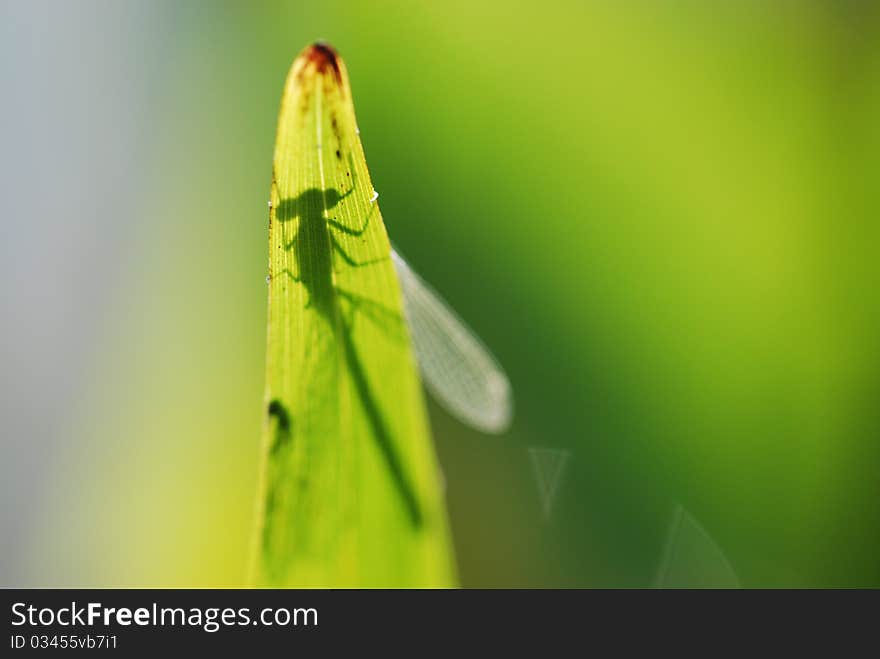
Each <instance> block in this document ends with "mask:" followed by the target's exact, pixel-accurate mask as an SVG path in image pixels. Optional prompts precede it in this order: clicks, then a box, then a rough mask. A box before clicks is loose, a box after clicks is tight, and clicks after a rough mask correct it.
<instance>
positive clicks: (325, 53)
mask: <svg viewBox="0 0 880 659" xmlns="http://www.w3.org/2000/svg"><path fill="white" fill-rule="evenodd" d="M304 54H305V57H306V60H307V61H308V62H310V63H311V64H314V66H315V69H316V70H317V72H318V73H326V72H327V71H330V70H331V69H332V70H333V75H335V76H336V81H337V82H338V83H339V84H340V85H341V84H342V72H341V71H340V69H339V55H337V53H336V51H335V50H334V49H333V47H332V46H331V45H330V44H327V43H324V42H323V41H316V42H315V43H313V44H312V45H311V46H309V47H308V48H307V49H306V52H305V53H304Z"/></svg>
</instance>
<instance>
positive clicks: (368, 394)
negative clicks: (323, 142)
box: [275, 185, 423, 527]
mask: <svg viewBox="0 0 880 659" xmlns="http://www.w3.org/2000/svg"><path fill="white" fill-rule="evenodd" d="M354 188H355V186H354V185H352V187H351V189H350V190H349V191H348V192H345V193H341V192H340V191H339V190H336V189H334V188H329V189H326V190H321V189H319V188H310V189H308V190H305V191H304V192H302V193H301V194H300V195H299V196H297V197H290V198H286V199H283V200H282V201H281V202H280V203H279V204H278V207H277V208H276V210H275V217H276V218H277V220H278V221H279V222H289V221H291V220H294V219H297V218H298V219H299V223H298V227H297V230H296V235H295V236H294V237H293V239H292V240H291V241H290V242H289V243H286V244H285V245H283V247H284V249H285V250H287V251H290V252H292V253H293V255H294V259H293V260H294V263H295V266H296V271H295V272H292V271H291V270H284V271H283V272H282V273H279V274H283V275H284V276H287V277H289V278H290V279H291V280H293V281H294V282H296V283H298V284H300V285H301V286H303V287H304V288H305V290H306V294H307V297H308V300H307V303H306V307H307V308H311V309H313V310H314V311H315V312H317V313H318V315H319V316H321V317H322V318H323V319H324V320H325V321H326V323H327V326H328V327H329V328H331V331H333V332H334V333H335V334H336V336H337V338H338V339H339V342H340V344H341V346H342V349H343V354H344V356H345V361H346V365H347V367H348V369H349V372H350V373H351V376H352V381H353V383H354V387H355V390H356V392H357V395H358V398H359V399H360V401H361V403H362V405H363V408H364V411H365V413H366V417H367V420H368V422H369V424H370V427H371V429H372V431H373V432H372V434H373V437H374V438H375V440H376V443H377V447H378V449H379V452H380V454H381V456H382V460H383V462H384V463H385V466H386V468H387V469H388V472H389V474H390V476H391V479H392V481H393V483H394V486H395V489H396V490H397V492H398V494H399V496H400V498H401V501H402V503H403V505H404V508H405V509H406V512H407V516H408V517H409V519H410V521H411V523H412V524H413V526H415V527H419V526H421V525H422V522H423V519H422V512H421V507H420V506H419V502H418V498H417V496H416V493H415V489H414V488H413V486H412V483H411V482H410V479H409V476H408V474H407V471H406V468H405V467H404V464H403V462H402V460H401V458H400V453H399V451H398V449H397V446H398V442H397V440H396V439H395V437H394V435H393V433H392V431H391V429H390V426H389V424H388V421H387V419H386V417H385V414H384V412H383V410H382V408H381V407H380V405H379V403H378V401H376V399H375V397H374V396H373V394H372V391H371V386H370V379H369V377H368V375H367V373H366V371H365V369H364V367H363V364H362V361H361V359H360V357H359V355H358V352H357V348H356V346H355V344H354V340H353V338H352V334H353V330H354V323H355V318H356V317H357V316H358V315H362V316H364V317H365V318H367V319H369V320H370V321H371V322H372V323H374V324H375V325H376V326H377V327H379V329H380V330H381V331H382V332H383V333H384V334H386V335H387V336H388V337H389V338H390V339H392V340H394V341H397V342H403V341H405V337H406V332H405V325H404V321H403V318H402V317H401V315H400V313H397V312H395V311H393V310H391V309H388V308H386V307H384V306H383V305H381V304H380V303H378V302H375V301H373V300H369V299H367V298H364V297H363V296H359V295H357V294H355V293H352V292H350V291H346V290H343V289H341V288H339V287H338V286H336V285H335V283H334V259H335V258H338V259H339V260H340V261H342V263H344V264H345V266H347V267H351V268H361V267H366V266H369V265H372V264H375V263H380V262H384V261H388V260H390V259H389V257H383V258H378V259H370V260H365V261H359V260H358V259H356V258H354V257H353V256H352V255H350V254H349V253H348V252H347V251H346V249H345V246H344V245H343V243H342V241H341V240H340V239H339V238H338V237H337V236H336V233H337V232H338V233H339V234H343V235H347V236H354V237H359V236H362V235H363V234H364V233H365V232H366V230H367V229H368V227H369V223H370V219H371V217H372V214H373V211H374V210H375V208H376V207H375V205H373V204H371V208H370V212H369V213H368V214H367V217H366V218H364V220H363V222H362V225H361V226H360V227H349V226H347V225H346V224H344V223H342V222H339V221H338V220H337V219H336V217H328V215H330V213H331V211H332V210H333V209H334V208H336V207H337V206H338V205H339V204H340V203H343V202H344V201H345V200H346V199H347V198H348V197H349V196H350V195H351V194H352V192H353V191H354ZM325 214H326V215H325ZM346 312H347V313H346Z"/></svg>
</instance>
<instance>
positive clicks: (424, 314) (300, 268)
mask: <svg viewBox="0 0 880 659" xmlns="http://www.w3.org/2000/svg"><path fill="white" fill-rule="evenodd" d="M349 166H350V175H351V178H352V180H351V186H350V188H349V189H348V190H347V191H345V192H340V191H339V190H337V189H335V188H328V189H320V188H309V189H307V190H305V191H303V192H301V193H300V194H299V195H297V196H296V197H288V198H284V199H282V200H281V201H280V202H279V204H278V207H277V208H276V209H275V217H276V218H277V220H278V221H279V222H289V221H291V220H294V219H298V220H299V222H298V226H297V229H296V234H295V235H294V236H293V238H292V239H291V240H290V241H289V242H287V243H286V244H284V245H283V247H284V249H286V250H288V251H292V252H293V254H294V262H295V265H296V271H295V272H293V271H291V270H290V269H286V270H283V271H282V272H280V273H277V274H281V275H284V276H287V277H289V278H290V279H291V280H292V281H293V282H295V283H297V284H299V285H301V286H303V288H304V289H305V291H306V294H307V297H308V299H307V302H306V307H307V308H312V309H313V310H314V311H316V312H317V313H318V314H319V315H320V316H321V317H322V318H324V320H325V321H326V322H327V323H328V326H329V327H330V328H332V330H333V331H334V332H336V333H337V334H338V336H339V339H340V342H341V344H342V346H343V349H344V353H345V358H346V360H347V363H348V366H349V370H350V372H351V374H352V379H353V381H354V385H355V389H356V390H357V394H358V396H359V397H360V400H361V401H362V403H363V405H364V409H365V410H366V413H367V418H368V419H369V422H370V424H371V426H372V428H373V434H374V436H375V437H376V438H377V441H378V444H379V448H380V451H381V453H382V456H383V459H384V461H385V464H386V466H387V468H388V470H389V472H390V473H391V475H392V477H393V480H394V482H395V484H396V487H397V490H398V492H399V493H400V496H401V498H402V499H403V501H404V504H405V507H406V509H407V511H408V513H409V516H410V519H411V521H412V522H413V524H414V525H419V524H420V523H421V511H420V509H419V505H418V501H417V498H416V496H415V493H414V490H413V488H412V487H411V484H410V483H409V481H408V478H407V475H406V472H405V470H404V468H403V466H402V463H401V460H400V458H399V455H398V451H397V449H396V448H395V441H394V438H393V437H392V434H391V432H390V430H389V425H388V423H387V422H386V421H385V418H384V415H383V412H382V410H381V409H380V408H379V406H378V405H377V404H376V401H375V400H374V399H373V397H372V395H371V393H370V388H369V385H368V380H367V377H366V375H365V373H364V370H363V367H362V366H361V361H360V359H359V357H358V354H357V350H356V348H355V346H354V343H353V341H352V339H351V324H352V323H353V322H354V314H355V313H357V312H358V311H360V312H363V313H364V314H365V315H367V316H368V317H369V318H371V319H372V320H373V321H374V322H376V323H378V324H380V325H381V326H382V327H383V328H384V329H386V330H387V331H389V332H391V333H397V334H399V336H401V337H402V336H404V334H403V333H402V332H400V331H399V330H400V329H401V324H402V322H403V319H401V318H400V317H399V316H398V315H397V314H396V313H394V312H393V311H391V310H388V309H386V308H385V307H383V306H382V305H380V304H378V303H376V302H374V301H371V300H366V299H364V298H362V297H359V296H357V295H355V294H353V293H351V292H348V291H346V290H344V289H342V288H340V287H339V286H338V285H337V284H336V282H335V281H334V267H335V264H334V257H338V258H339V259H341V260H342V262H343V263H345V264H346V265H347V266H349V267H354V268H360V267H365V266H370V265H372V264H375V263H379V262H383V261H387V260H388V257H384V258H378V259H373V260H366V261H359V260H357V259H355V258H354V257H353V256H352V255H351V254H349V253H348V251H347V250H346V249H345V246H344V245H343V243H342V241H340V239H339V238H338V237H337V235H336V232H338V233H340V234H343V235H346V236H352V237H361V236H363V235H364V233H365V232H366V231H367V230H368V228H369V224H370V220H371V218H372V215H373V212H374V211H375V209H376V205H375V201H376V195H375V194H374V195H373V198H372V199H370V200H369V211H368V212H367V214H366V216H365V217H364V218H363V220H362V221H361V222H360V224H359V225H358V226H354V227H352V226H348V225H346V224H343V223H341V222H339V221H337V220H336V219H335V218H334V217H332V216H329V215H330V213H331V212H332V211H333V209H335V208H336V207H337V206H338V205H339V204H342V203H345V201H346V200H347V199H349V198H351V195H352V194H353V193H354V191H355V190H356V188H357V178H356V174H355V168H354V165H353V162H352V159H351V156H349ZM390 258H391V260H392V262H393V264H394V267H395V270H396V272H397V275H398V279H399V281H400V285H401V293H402V295H403V302H404V312H405V316H406V322H407V325H408V327H409V334H410V337H411V338H412V343H413V348H414V351H415V355H416V360H417V361H418V364H419V367H420V370H421V372H422V376H423V380H424V382H425V384H426V386H427V388H428V389H429V391H431V393H432V394H433V395H434V397H435V398H436V399H437V400H438V402H439V403H440V404H441V405H442V406H443V407H445V408H446V409H447V411H449V412H450V413H451V414H452V415H453V416H455V417H456V418H458V419H459V420H461V421H463V422H464V423H466V424H468V425H470V426H472V427H474V428H476V429H478V430H481V431H483V432H487V433H499V432H502V431H503V430H505V429H506V428H507V426H508V425H509V422H510V418H511V414H512V401H511V393H510V384H509V382H508V380H507V376H506V375H505V374H504V371H503V370H502V368H501V367H500V365H499V364H498V362H497V360H495V358H494V357H493V356H492V354H491V353H490V352H489V350H488V349H487V348H486V347H485V345H483V343H482V342H481V341H480V340H479V339H478V338H477V336H476V335H475V334H474V333H473V332H472V331H471V330H470V329H469V328H468V327H467V326H466V325H465V324H464V323H463V322H462V321H461V320H460V319H459V318H458V316H457V315H456V314H455V312H453V311H452V310H451V309H450V308H449V306H448V305H447V304H446V303H445V302H444V301H443V300H442V299H441V298H440V296H439V295H437V294H436V293H435V292H434V291H433V290H432V289H431V288H430V287H429V286H428V285H427V284H426V283H425V282H424V281H423V280H422V279H421V278H420V277H419V276H418V275H417V274H416V273H415V272H414V271H413V270H412V268H410V266H409V264H408V263H407V262H406V261H405V260H404V259H403V257H401V256H400V254H398V253H397V251H396V250H394V249H392V250H391V255H390ZM273 276H275V275H273ZM341 300H346V302H347V303H348V304H347V305H346V306H347V307H348V308H349V310H350V314H349V319H346V316H345V314H344V313H343V305H341V303H340V301H341Z"/></svg>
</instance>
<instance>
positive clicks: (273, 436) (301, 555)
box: [255, 44, 455, 586]
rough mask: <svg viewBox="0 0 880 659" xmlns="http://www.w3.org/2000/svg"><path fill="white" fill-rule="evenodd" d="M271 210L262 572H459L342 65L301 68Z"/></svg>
mask: <svg viewBox="0 0 880 659" xmlns="http://www.w3.org/2000/svg"><path fill="white" fill-rule="evenodd" d="M270 206H271V207H270V211H269V319H268V337H267V371H266V372H267V376H266V378H267V379H266V410H265V412H266V420H265V423H264V430H263V451H264V461H263V464H264V469H263V477H262V491H261V495H260V496H261V514H260V524H259V532H258V534H257V544H258V547H257V548H256V549H255V555H256V557H257V561H256V563H257V564H256V574H255V580H256V582H257V583H258V584H260V585H270V586H450V585H454V583H455V572H454V565H453V560H452V552H451V545H450V539H449V532H448V525H447V520H446V512H445V506H444V502H443V497H442V493H441V487H440V479H439V471H438V467H437V463H436V458H435V455H434V452H433V447H432V444H431V438H430V433H429V430H428V425H427V420H426V416H425V410H424V401H423V397H422V391H421V385H420V382H419V379H418V374H417V370H416V367H415V362H414V359H413V356H412V352H411V347H410V341H409V335H408V331H407V328H406V324H405V321H404V316H403V311H402V306H401V297H400V289H399V284H398V281H397V277H396V274H395V271H394V266H393V264H392V261H391V259H390V254H391V247H390V243H389V241H388V236H387V234H386V231H385V226H384V224H383V221H382V216H381V213H380V211H379V207H378V202H377V200H376V198H375V194H374V190H373V187H372V183H371V181H370V177H369V172H368V171H367V166H366V161H365V158H364V152H363V148H362V145H361V142H360V138H359V135H358V129H357V122H356V118H355V114H354V106H353V104H352V101H351V91H350V87H349V84H348V76H347V73H346V70H345V65H344V64H343V62H342V61H341V59H339V57H338V56H337V55H336V53H335V52H334V51H333V50H332V49H330V48H329V47H328V46H324V45H321V44H315V45H313V46H310V47H309V48H306V49H305V50H304V51H303V53H301V54H300V56H299V57H298V58H297V59H296V61H295V62H294V64H293V66H292V67H291V70H290V74H289V75H288V79H287V83H286V85H285V90H284V96H283V99H282V103H281V111H280V115H279V121H278V133H277V140H276V148H275V156H274V162H273V176H272V188H271V197H270Z"/></svg>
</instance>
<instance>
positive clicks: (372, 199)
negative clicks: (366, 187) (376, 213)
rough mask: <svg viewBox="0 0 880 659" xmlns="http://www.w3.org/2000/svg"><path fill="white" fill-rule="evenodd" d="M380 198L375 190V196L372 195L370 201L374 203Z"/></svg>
mask: <svg viewBox="0 0 880 659" xmlns="http://www.w3.org/2000/svg"><path fill="white" fill-rule="evenodd" d="M378 198H379V193H378V192H376V191H375V190H373V196H372V197H370V203H371V204H372V203H374V202H375V201H376V200H377V199H378Z"/></svg>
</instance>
